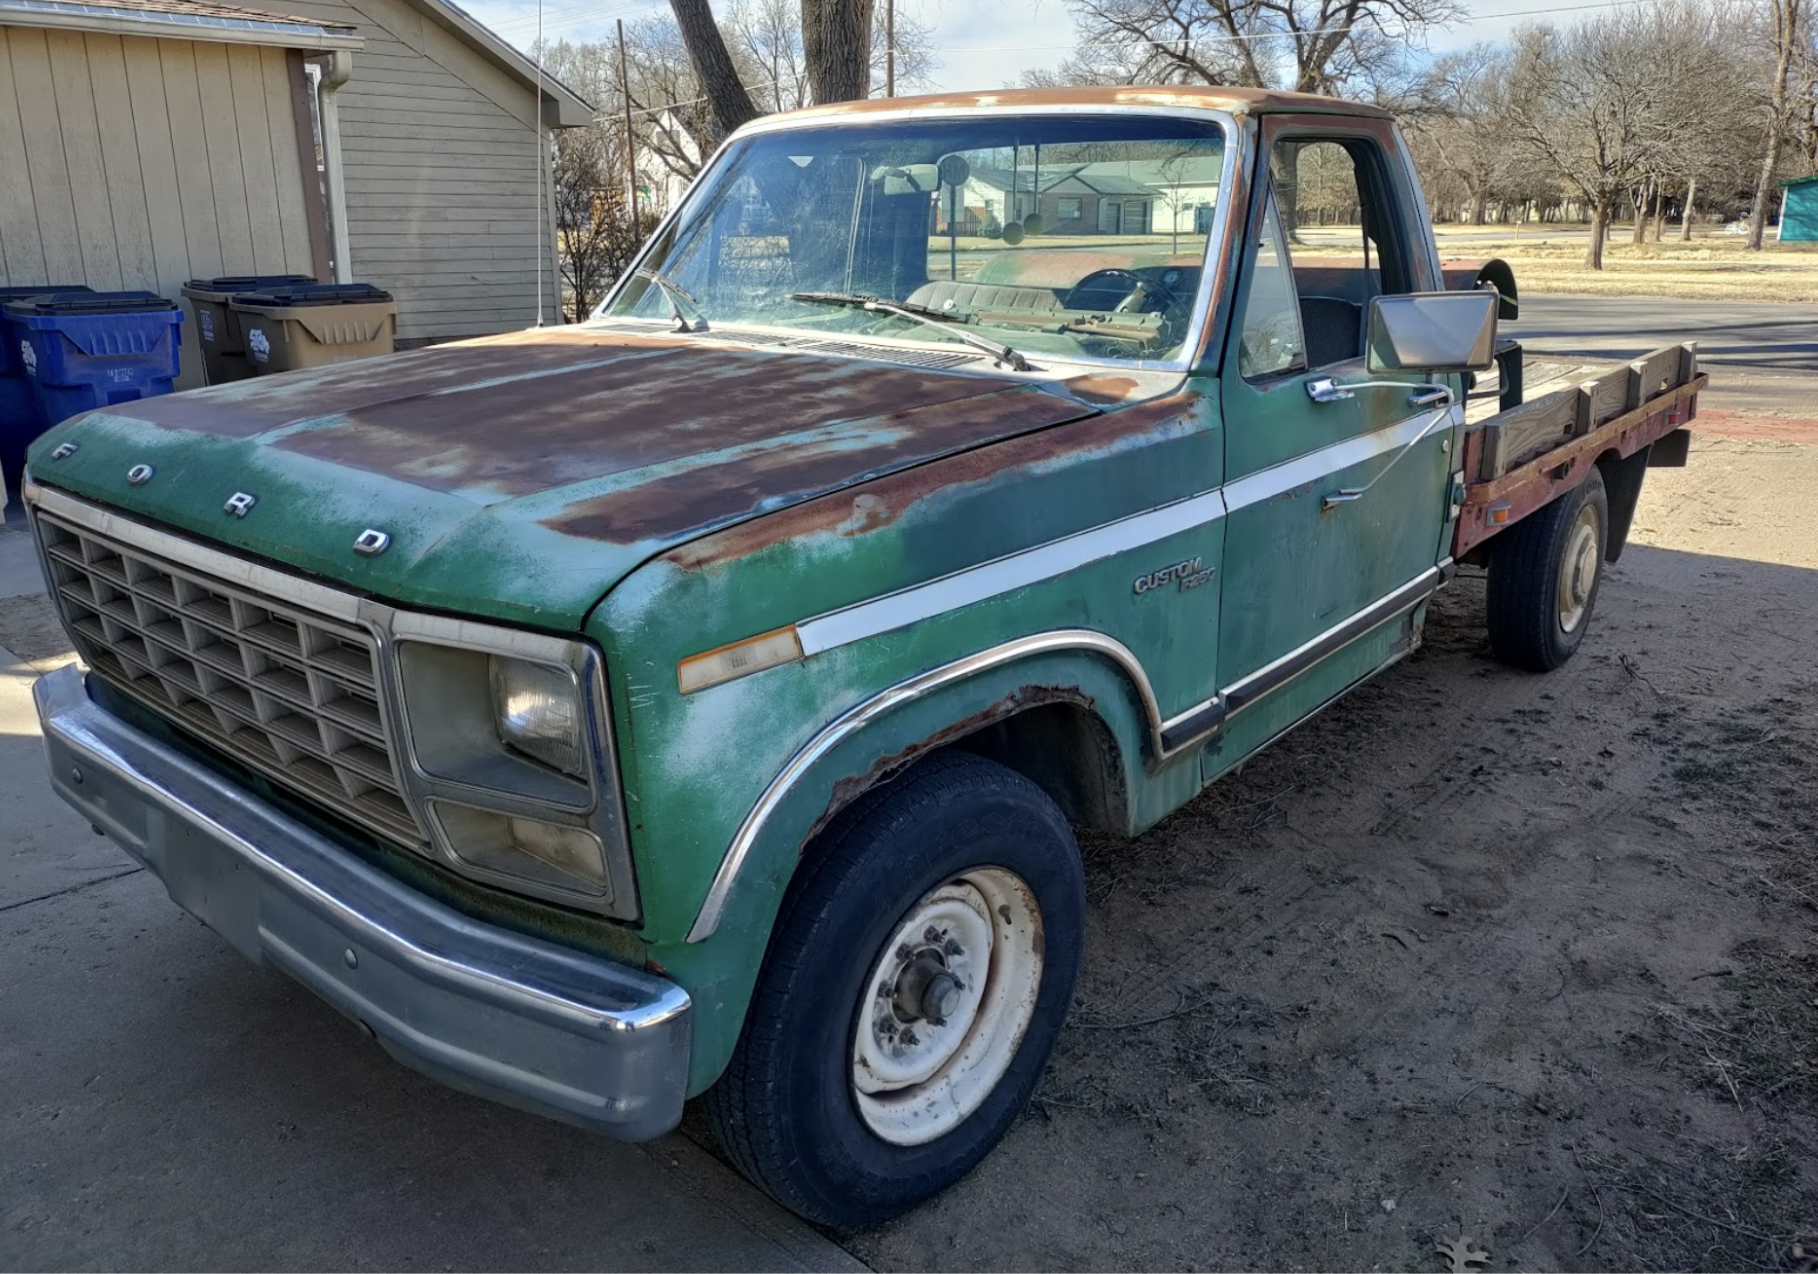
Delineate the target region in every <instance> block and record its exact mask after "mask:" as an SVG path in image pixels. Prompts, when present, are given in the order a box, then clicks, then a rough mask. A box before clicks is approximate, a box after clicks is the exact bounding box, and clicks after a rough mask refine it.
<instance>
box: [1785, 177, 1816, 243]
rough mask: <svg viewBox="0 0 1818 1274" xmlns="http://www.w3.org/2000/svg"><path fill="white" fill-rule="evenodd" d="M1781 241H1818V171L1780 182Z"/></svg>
mask: <svg viewBox="0 0 1818 1274" xmlns="http://www.w3.org/2000/svg"><path fill="white" fill-rule="evenodd" d="M1780 241H1781V242H1782V243H1818V173H1814V174H1813V175H1812V176H1810V177H1795V178H1794V179H1793V180H1792V181H1783V182H1781V183H1780Z"/></svg>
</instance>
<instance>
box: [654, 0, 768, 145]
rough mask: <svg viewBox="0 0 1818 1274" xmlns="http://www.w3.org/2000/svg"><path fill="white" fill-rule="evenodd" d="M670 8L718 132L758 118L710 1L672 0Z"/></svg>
mask: <svg viewBox="0 0 1818 1274" xmlns="http://www.w3.org/2000/svg"><path fill="white" fill-rule="evenodd" d="M669 7H670V9H671V11H673V12H674V14H675V24H676V27H677V29H678V30H680V31H681V33H682V44H683V45H684V46H685V47H686V48H687V50H688V61H689V64H690V65H691V66H693V67H694V73H695V76H696V78H697V79H699V80H700V82H701V89H702V91H703V92H704V93H705V94H706V97H707V102H708V105H710V106H711V107H712V108H713V120H714V124H715V126H716V131H717V132H718V133H720V134H721V135H724V134H726V133H730V132H731V131H732V130H733V129H735V128H739V127H742V126H743V125H745V124H749V123H750V122H751V121H752V120H754V119H756V118H757V117H758V109H757V107H756V106H754V105H752V102H751V94H750V93H749V92H747V91H746V89H745V81H744V80H743V79H742V78H741V77H740V75H739V71H738V67H737V66H736V65H734V64H733V61H732V54H731V53H729V52H727V50H726V40H725V38H724V37H723V36H721V34H720V24H719V23H718V22H716V21H714V18H713V10H712V8H710V7H709V6H708V3H707V0H669Z"/></svg>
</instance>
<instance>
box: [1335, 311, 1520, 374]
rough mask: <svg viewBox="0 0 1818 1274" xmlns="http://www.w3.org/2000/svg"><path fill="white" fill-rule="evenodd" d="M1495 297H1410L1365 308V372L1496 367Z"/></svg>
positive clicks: (1471, 369)
mask: <svg viewBox="0 0 1818 1274" xmlns="http://www.w3.org/2000/svg"><path fill="white" fill-rule="evenodd" d="M1496 304H1497V297H1496V293H1494V292H1491V291H1487V290H1486V291H1476V292H1412V293H1408V294H1405V295H1402V296H1379V297H1376V298H1374V299H1373V300H1371V302H1370V323H1369V329H1368V333H1367V335H1366V336H1365V355H1366V358H1365V364H1364V365H1365V367H1366V368H1367V369H1368V370H1369V371H1371V372H1425V373H1428V374H1439V373H1445V372H1480V371H1484V370H1487V369H1488V368H1489V367H1490V366H1491V365H1492V364H1493V363H1494V362H1495V361H1496Z"/></svg>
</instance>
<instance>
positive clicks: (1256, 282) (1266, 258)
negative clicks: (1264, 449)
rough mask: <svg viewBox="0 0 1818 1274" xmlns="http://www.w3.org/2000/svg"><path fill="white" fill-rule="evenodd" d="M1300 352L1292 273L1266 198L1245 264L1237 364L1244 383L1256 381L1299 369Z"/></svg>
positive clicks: (1283, 239) (1302, 364)
mask: <svg viewBox="0 0 1818 1274" xmlns="http://www.w3.org/2000/svg"><path fill="white" fill-rule="evenodd" d="M1305 353H1306V350H1305V346H1304V344H1303V342H1302V340H1301V335H1300V306H1299V298H1298V297H1297V296H1296V295H1295V291H1294V270H1293V267H1292V265H1290V263H1289V261H1288V247H1287V239H1286V237H1285V236H1284V234H1283V233H1282V225H1281V212H1280V210H1279V209H1278V208H1277V207H1276V206H1275V196H1274V195H1273V194H1271V195H1269V196H1268V205H1267V206H1266V207H1265V208H1264V209H1263V219H1262V230H1261V233H1260V234H1259V235H1258V236H1257V240H1256V257H1255V259H1254V260H1253V261H1252V262H1251V264H1250V295H1249V299H1248V300H1247V301H1246V302H1245V303H1244V325H1243V335H1242V337H1241V338H1240V340H1239V343H1238V347H1237V366H1238V370H1239V371H1241V372H1242V373H1243V376H1244V379H1245V380H1259V379H1261V378H1262V377H1265V376H1277V375H1280V374H1281V373H1282V372H1289V371H1295V370H1297V369H1299V368H1302V367H1305V366H1306V357H1305Z"/></svg>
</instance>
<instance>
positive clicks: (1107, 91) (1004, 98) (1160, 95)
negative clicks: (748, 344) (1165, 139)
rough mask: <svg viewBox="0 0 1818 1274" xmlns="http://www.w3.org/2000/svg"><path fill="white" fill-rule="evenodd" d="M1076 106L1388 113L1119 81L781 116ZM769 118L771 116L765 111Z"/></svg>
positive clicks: (1334, 102) (882, 100)
mask: <svg viewBox="0 0 1818 1274" xmlns="http://www.w3.org/2000/svg"><path fill="white" fill-rule="evenodd" d="M1032 106H1039V107H1047V108H1052V107H1056V106H1079V107H1086V108H1090V109H1103V108H1105V107H1118V106H1125V107H1133V108H1142V107H1151V108H1152V107H1157V106H1159V107H1164V108H1167V107H1173V108H1177V109H1184V108H1194V109H1199V110H1214V111H1229V112H1231V113H1232V114H1233V115H1248V114H1257V113H1261V112H1265V111H1297V112H1298V111H1305V112H1316V113H1321V114H1328V115H1365V116H1370V117H1373V118H1376V119H1391V118H1393V116H1392V115H1391V114H1390V112H1388V111H1385V110H1383V109H1382V108H1381V107H1377V106H1367V105H1365V104H1364V103H1362V102H1347V101H1345V100H1344V99H1343V98H1337V97H1321V96H1319V95H1318V94H1316V93H1286V92H1279V91H1277V90H1275V89H1266V88H1223V87H1215V86H1212V85H1193V84H1120V85H1107V86H1103V87H1092V88H1013V89H1000V90H997V91H995V92H970V93H934V94H930V95H928V96H925V97H873V98H870V99H868V100H866V101H860V102H834V103H831V104H830V105H827V106H810V107H808V108H807V109H806V110H799V111H791V112H789V113H788V116H787V118H789V119H792V120H796V119H833V118H844V117H846V116H851V115H867V114H875V113H878V112H880V111H902V110H929V109H946V110H970V109H977V108H980V107H1002V108H1004V109H1007V110H1016V109H1017V108H1019V107H1032ZM770 118H772V119H774V118H776V117H775V116H772V117H770Z"/></svg>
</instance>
